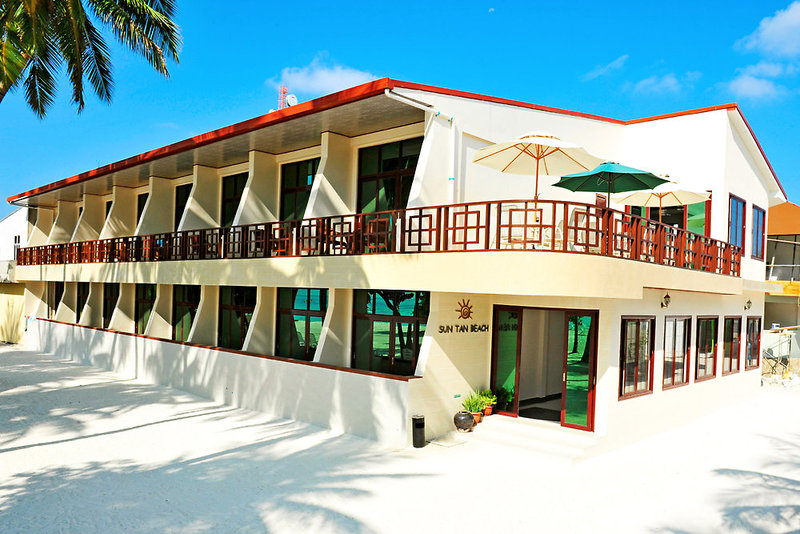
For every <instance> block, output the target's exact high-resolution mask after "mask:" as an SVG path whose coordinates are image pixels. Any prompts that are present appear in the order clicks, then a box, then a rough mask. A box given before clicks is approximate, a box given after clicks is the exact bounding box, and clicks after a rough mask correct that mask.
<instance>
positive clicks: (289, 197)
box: [281, 158, 319, 221]
mask: <svg viewBox="0 0 800 534" xmlns="http://www.w3.org/2000/svg"><path fill="white" fill-rule="evenodd" d="M318 168H319V158H314V159H308V160H305V161H296V162H294V163H287V164H285V165H282V166H281V220H282V221H291V220H294V219H302V218H303V217H304V216H305V213H306V206H307V205H308V199H309V198H311V186H312V185H313V184H314V176H316V174H317V169H318Z"/></svg>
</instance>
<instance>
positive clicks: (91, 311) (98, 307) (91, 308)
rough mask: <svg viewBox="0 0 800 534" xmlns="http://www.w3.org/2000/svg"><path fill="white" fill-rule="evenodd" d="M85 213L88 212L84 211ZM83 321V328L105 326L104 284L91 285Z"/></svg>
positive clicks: (83, 312)
mask: <svg viewBox="0 0 800 534" xmlns="http://www.w3.org/2000/svg"><path fill="white" fill-rule="evenodd" d="M84 213H86V210H85V209H84ZM80 314H81V319H80V321H78V324H80V325H83V326H96V327H101V326H103V283H102V282H90V283H89V298H87V299H86V305H84V307H83V310H81V312H80Z"/></svg>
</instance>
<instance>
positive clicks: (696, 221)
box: [686, 198, 711, 236]
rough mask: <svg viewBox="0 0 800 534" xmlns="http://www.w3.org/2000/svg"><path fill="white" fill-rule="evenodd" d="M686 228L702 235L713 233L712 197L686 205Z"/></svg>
mask: <svg viewBox="0 0 800 534" xmlns="http://www.w3.org/2000/svg"><path fill="white" fill-rule="evenodd" d="M686 229H687V230H688V231H690V232H694V233H695V234H700V235H706V236H708V235H711V199H710V198H709V199H708V200H706V201H705V202H698V203H696V204H689V205H688V206H686Z"/></svg>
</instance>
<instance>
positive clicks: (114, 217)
mask: <svg viewBox="0 0 800 534" xmlns="http://www.w3.org/2000/svg"><path fill="white" fill-rule="evenodd" d="M135 231H136V190H135V189H132V188H130V187H121V186H118V185H115V186H114V188H113V189H112V199H111V211H109V212H108V217H107V218H106V220H105V224H104V225H103V229H102V230H101V231H100V239H107V238H110V237H125V236H129V235H133V233H134V232H135Z"/></svg>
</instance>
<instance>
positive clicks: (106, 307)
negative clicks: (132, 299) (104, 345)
mask: <svg viewBox="0 0 800 534" xmlns="http://www.w3.org/2000/svg"><path fill="white" fill-rule="evenodd" d="M118 300H119V284H109V283H105V284H103V328H108V325H109V324H110V323H111V316H112V315H114V308H116V307H117V301H118Z"/></svg>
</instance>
